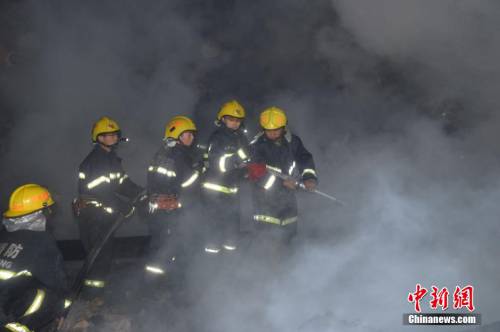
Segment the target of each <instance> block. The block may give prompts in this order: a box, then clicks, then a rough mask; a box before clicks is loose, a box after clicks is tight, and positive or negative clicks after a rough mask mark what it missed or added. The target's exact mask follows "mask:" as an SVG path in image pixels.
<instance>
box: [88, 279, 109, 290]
mask: <svg viewBox="0 0 500 332" xmlns="http://www.w3.org/2000/svg"><path fill="white" fill-rule="evenodd" d="M83 284H84V285H85V286H87V287H94V288H103V287H104V286H105V285H106V283H105V282H104V281H102V280H92V279H85V280H84V282H83Z"/></svg>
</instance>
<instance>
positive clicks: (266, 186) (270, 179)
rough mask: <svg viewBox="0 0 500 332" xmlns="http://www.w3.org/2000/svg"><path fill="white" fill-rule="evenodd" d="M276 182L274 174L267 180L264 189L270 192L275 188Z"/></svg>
mask: <svg viewBox="0 0 500 332" xmlns="http://www.w3.org/2000/svg"><path fill="white" fill-rule="evenodd" d="M275 181H276V176H274V174H273V175H271V176H270V177H269V179H267V181H266V184H265V185H264V189H266V190H269V189H270V188H271V187H272V186H273V184H274V182H275Z"/></svg>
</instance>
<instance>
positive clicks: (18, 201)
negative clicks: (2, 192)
mask: <svg viewBox="0 0 500 332" xmlns="http://www.w3.org/2000/svg"><path fill="white" fill-rule="evenodd" d="M52 204H54V201H53V200H52V196H51V195H50V193H49V191H48V190H47V189H46V188H44V187H42V186H39V185H37V184H33V183H30V184H25V185H24V186H20V187H19V188H17V189H16V190H14V192H13V193H12V195H10V200H9V209H8V210H7V211H6V212H4V214H3V216H4V217H6V218H14V217H20V216H23V215H25V214H29V213H32V212H35V211H37V210H41V209H43V208H46V207H48V206H51V205H52Z"/></svg>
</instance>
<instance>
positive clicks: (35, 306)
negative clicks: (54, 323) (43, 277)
mask: <svg viewBox="0 0 500 332" xmlns="http://www.w3.org/2000/svg"><path fill="white" fill-rule="evenodd" d="M44 299H45V291H44V290H43V289H37V290H36V296H35V299H34V300H33V302H32V303H31V305H30V307H29V308H28V310H26V312H25V313H24V315H23V317H26V316H29V315H31V314H34V313H35V312H37V311H38V310H39V309H40V307H41V306H42V303H43V300H44Z"/></svg>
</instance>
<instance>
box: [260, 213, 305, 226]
mask: <svg viewBox="0 0 500 332" xmlns="http://www.w3.org/2000/svg"><path fill="white" fill-rule="evenodd" d="M253 218H254V220H257V221H261V222H265V223H269V224H275V225H279V226H286V225H289V224H292V223H294V222H297V217H290V218H285V219H279V218H276V217H271V216H266V215H262V214H256V215H254V216H253Z"/></svg>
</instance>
